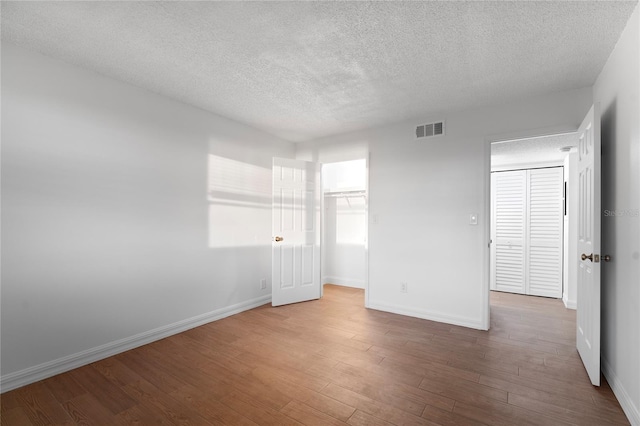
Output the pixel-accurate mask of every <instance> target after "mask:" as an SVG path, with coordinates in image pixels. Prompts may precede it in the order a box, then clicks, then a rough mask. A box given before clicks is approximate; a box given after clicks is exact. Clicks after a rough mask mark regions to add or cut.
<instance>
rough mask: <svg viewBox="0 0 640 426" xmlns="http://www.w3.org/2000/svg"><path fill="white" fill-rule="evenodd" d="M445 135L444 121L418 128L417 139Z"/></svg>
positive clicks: (422, 125)
mask: <svg viewBox="0 0 640 426" xmlns="http://www.w3.org/2000/svg"><path fill="white" fill-rule="evenodd" d="M441 135H444V121H438V122H435V123H429V124H421V125H419V126H416V139H424V138H431V137H433V136H441Z"/></svg>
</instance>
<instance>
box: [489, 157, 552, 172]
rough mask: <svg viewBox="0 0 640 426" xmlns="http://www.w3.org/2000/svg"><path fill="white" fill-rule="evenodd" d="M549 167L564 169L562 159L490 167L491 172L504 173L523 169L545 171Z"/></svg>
mask: <svg viewBox="0 0 640 426" xmlns="http://www.w3.org/2000/svg"><path fill="white" fill-rule="evenodd" d="M549 167H564V159H562V160H557V161H538V162H528V163H525V162H523V163H510V164H501V165H497V166H496V165H492V166H491V171H492V172H506V171H509V170H523V169H546V168H549Z"/></svg>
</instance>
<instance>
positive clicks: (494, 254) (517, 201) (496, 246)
mask: <svg viewBox="0 0 640 426" xmlns="http://www.w3.org/2000/svg"><path fill="white" fill-rule="evenodd" d="M491 186H492V188H491V198H492V215H491V222H492V223H491V240H492V244H491V289H492V290H498V291H508V292H511V293H521V294H524V293H525V291H526V289H525V276H526V271H525V246H524V243H525V221H526V173H525V171H524V170H516V171H510V172H498V173H492V174H491Z"/></svg>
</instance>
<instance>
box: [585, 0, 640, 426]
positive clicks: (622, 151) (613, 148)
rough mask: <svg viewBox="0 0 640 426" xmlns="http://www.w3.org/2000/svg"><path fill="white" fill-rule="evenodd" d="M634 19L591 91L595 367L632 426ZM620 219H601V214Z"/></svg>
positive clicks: (639, 246)
mask: <svg viewBox="0 0 640 426" xmlns="http://www.w3.org/2000/svg"><path fill="white" fill-rule="evenodd" d="M639 26H640V12H639V10H638V7H636V10H635V12H634V13H633V15H632V16H631V18H630V20H629V23H628V24H627V27H626V29H625V30H624V32H623V34H622V36H621V37H620V40H619V41H618V43H617V45H616V47H615V50H614V51H613V53H612V54H611V56H610V57H609V60H608V61H607V63H606V65H605V67H604V68H603V70H602V72H601V74H600V76H599V77H598V79H597V81H596V83H595V85H594V87H593V98H594V101H596V102H600V108H601V111H602V209H603V213H605V214H603V217H602V250H601V251H602V254H603V255H604V254H609V255H611V257H612V261H611V262H610V263H604V264H603V265H602V268H601V271H602V272H601V273H602V361H603V368H604V373H605V377H606V378H607V381H608V382H609V383H610V384H611V387H612V388H613V390H614V392H615V394H616V396H617V397H618V400H619V401H620V404H621V405H622V407H623V409H624V410H625V412H626V414H627V416H628V417H629V419H630V421H631V423H632V424H635V425H640V361H639V360H640V309H639V307H640V284H639V282H640V217H639V216H640V214H639V209H640V101H639V100H638V99H639V96H640V90H639V86H640V65H639V62H640V61H639V57H640V35H639V31H638V28H639ZM607 210H609V211H611V212H616V213H620V214H619V215H618V214H616V215H607V214H606V211H607Z"/></svg>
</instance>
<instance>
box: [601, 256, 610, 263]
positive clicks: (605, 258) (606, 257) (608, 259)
mask: <svg viewBox="0 0 640 426" xmlns="http://www.w3.org/2000/svg"><path fill="white" fill-rule="evenodd" d="M602 260H604V261H605V262H611V256H609V255H608V254H605V255H604V256H602Z"/></svg>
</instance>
